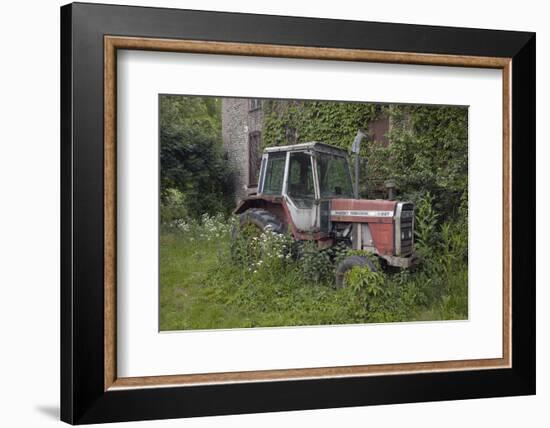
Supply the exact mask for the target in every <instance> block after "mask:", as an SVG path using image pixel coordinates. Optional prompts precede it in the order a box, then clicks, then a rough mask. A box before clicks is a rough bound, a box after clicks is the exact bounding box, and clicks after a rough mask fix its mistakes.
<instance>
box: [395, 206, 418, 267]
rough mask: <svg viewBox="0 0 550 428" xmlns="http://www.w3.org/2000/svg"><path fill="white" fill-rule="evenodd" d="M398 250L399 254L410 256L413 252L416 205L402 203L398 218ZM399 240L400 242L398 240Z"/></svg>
mask: <svg viewBox="0 0 550 428" xmlns="http://www.w3.org/2000/svg"><path fill="white" fill-rule="evenodd" d="M395 239H396V244H398V245H396V247H397V248H396V250H397V251H396V252H397V255H399V256H408V255H409V254H411V253H412V252H413V239H414V205H413V204H411V203H403V204H401V213H400V215H399V216H398V218H396V236H395ZM398 240H399V242H397V241H398Z"/></svg>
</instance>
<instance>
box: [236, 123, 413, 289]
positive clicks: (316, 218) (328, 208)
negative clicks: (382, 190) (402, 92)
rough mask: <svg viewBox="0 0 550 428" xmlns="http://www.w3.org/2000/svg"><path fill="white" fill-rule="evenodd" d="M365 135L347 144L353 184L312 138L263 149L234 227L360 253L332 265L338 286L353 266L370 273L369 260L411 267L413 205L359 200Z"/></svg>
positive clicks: (344, 157)
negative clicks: (255, 182) (340, 246)
mask: <svg viewBox="0 0 550 428" xmlns="http://www.w3.org/2000/svg"><path fill="white" fill-rule="evenodd" d="M365 136H366V135H365V134H364V133H363V132H361V131H360V132H358V134H357V136H356V138H355V141H354V144H353V146H352V152H354V153H355V154H356V155H355V159H356V162H355V185H354V184H353V183H352V174H351V169H350V164H349V161H348V153H347V151H345V150H343V149H341V148H338V147H334V146H331V145H328V144H324V143H321V142H315V141H314V142H308V143H301V144H294V145H288V146H277V147H268V148H266V149H264V152H263V154H262V159H261V164H260V173H259V179H258V188H257V192H256V193H253V194H250V195H248V196H247V197H246V198H245V199H244V200H241V201H240V202H239V204H238V206H237V207H236V209H235V210H234V214H236V215H238V216H239V221H238V226H237V229H238V230H241V231H242V230H244V228H245V227H252V228H256V229H258V230H259V231H260V232H261V231H265V230H268V229H270V230H271V231H272V232H274V233H281V234H283V233H287V232H290V233H291V235H292V236H293V238H294V240H296V241H297V242H302V241H311V240H313V241H315V242H316V243H317V246H318V248H319V249H323V248H328V247H331V246H334V245H338V244H344V245H346V246H349V247H350V248H352V249H354V250H360V251H357V252H354V253H355V255H350V256H347V257H346V258H345V259H344V260H342V261H341V262H340V263H339V265H338V266H337V268H336V278H335V284H336V286H337V287H343V286H345V274H346V272H347V271H348V270H350V269H352V268H353V267H355V266H361V267H367V268H369V269H371V270H373V271H375V270H376V264H375V263H373V261H372V260H371V257H372V256H374V257H377V258H378V259H379V260H380V265H381V266H384V267H387V266H395V267H399V268H409V267H411V266H413V265H414V264H416V262H417V257H416V256H415V253H414V206H413V204H412V203H409V202H399V201H395V200H384V199H360V198H359V146H360V143H361V140H362V139H363V138H364V137H365ZM369 253H370V254H371V257H369V256H368V254H369ZM357 254H363V255H357Z"/></svg>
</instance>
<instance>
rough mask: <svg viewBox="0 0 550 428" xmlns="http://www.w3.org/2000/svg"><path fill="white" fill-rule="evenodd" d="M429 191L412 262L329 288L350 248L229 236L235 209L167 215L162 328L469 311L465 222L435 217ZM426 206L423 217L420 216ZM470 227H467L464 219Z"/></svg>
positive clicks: (457, 315)
mask: <svg viewBox="0 0 550 428" xmlns="http://www.w3.org/2000/svg"><path fill="white" fill-rule="evenodd" d="M432 202H433V201H431V200H430V197H429V196H428V197H427V199H426V200H425V201H424V202H421V203H420V204H419V206H418V216H417V246H418V251H419V253H420V254H421V255H422V258H423V261H422V263H421V264H420V266H419V267H418V268H416V269H414V270H401V271H399V272H394V273H385V272H383V271H382V270H379V271H378V272H370V271H369V270H368V269H361V268H354V269H353V270H352V271H350V272H349V273H348V277H347V280H348V283H349V284H350V285H349V286H348V287H346V288H343V289H335V288H334V286H333V276H334V269H335V267H336V265H337V263H338V262H339V261H340V260H341V259H342V258H343V257H345V255H346V254H347V253H348V251H349V250H347V249H345V248H343V247H334V248H331V249H328V250H318V249H317V248H316V247H315V246H314V245H313V244H311V243H306V244H302V245H299V246H297V245H296V243H295V242H293V240H292V239H291V238H290V237H289V236H285V235H277V234H275V233H272V232H270V231H266V232H264V233H262V234H259V235H258V236H255V237H253V238H252V245H248V241H247V242H243V241H239V240H237V241H236V242H235V241H232V240H231V229H232V226H233V223H234V219H232V218H230V219H226V218H224V217H223V216H221V215H219V216H214V217H211V216H206V215H205V216H203V217H202V218H201V219H199V220H183V219H172V220H171V221H170V222H169V223H166V224H164V225H163V227H162V228H161V238H160V328H161V330H185V329H212V328H245V327H272V326H297V325H325V324H351V323H369V322H399V321H416V320H448V319H465V318H467V316H468V298H467V296H468V269H467V240H466V238H465V237H466V236H467V234H466V232H465V231H464V224H461V223H459V222H456V223H443V224H439V223H438V222H437V219H435V220H434V221H432V220H433V214H435V213H433V212H431V211H430V209H429V207H431V204H432ZM421 216H422V217H421ZM466 230H467V229H466Z"/></svg>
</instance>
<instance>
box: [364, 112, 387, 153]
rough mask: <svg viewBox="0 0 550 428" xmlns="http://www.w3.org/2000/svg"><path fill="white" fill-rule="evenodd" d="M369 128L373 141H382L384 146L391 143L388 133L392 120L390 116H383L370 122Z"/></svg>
mask: <svg viewBox="0 0 550 428" xmlns="http://www.w3.org/2000/svg"><path fill="white" fill-rule="evenodd" d="M368 130H369V134H370V136H371V138H372V141H375V142H377V143H380V144H382V145H384V146H387V145H388V144H389V140H388V136H387V134H388V132H389V130H390V120H389V118H388V117H381V118H379V119H376V120H373V121H371V122H369V125H368Z"/></svg>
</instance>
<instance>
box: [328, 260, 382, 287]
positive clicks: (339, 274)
mask: <svg viewBox="0 0 550 428" xmlns="http://www.w3.org/2000/svg"><path fill="white" fill-rule="evenodd" d="M356 266H358V267H368V268H369V269H370V270H371V271H372V272H376V266H375V265H374V263H373V262H372V260H370V259H369V258H368V257H362V256H347V257H346V258H345V259H344V260H342V261H341V262H340V264H339V265H338V267H337V268H336V275H335V284H336V288H344V287H345V286H346V273H347V272H348V271H349V270H351V269H353V268H354V267H356Z"/></svg>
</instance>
